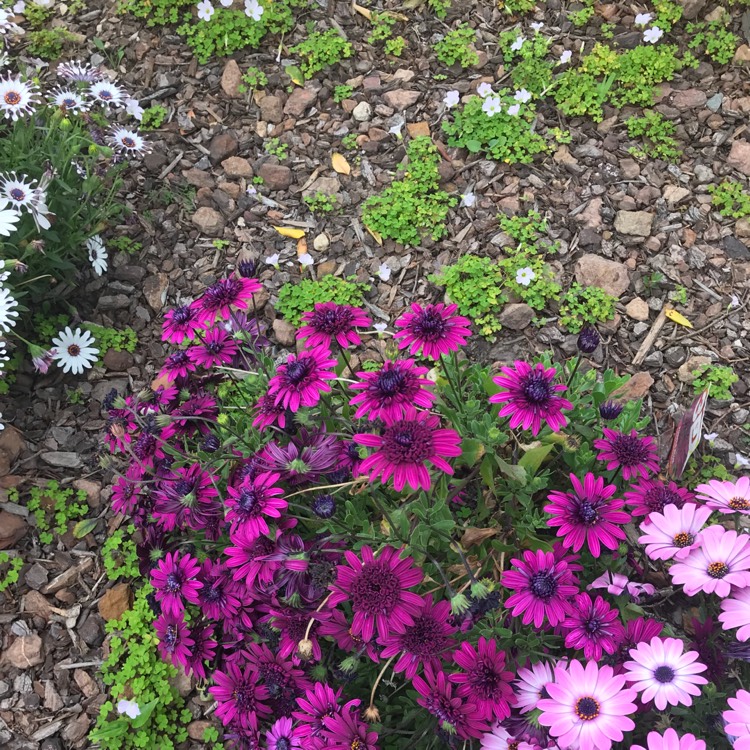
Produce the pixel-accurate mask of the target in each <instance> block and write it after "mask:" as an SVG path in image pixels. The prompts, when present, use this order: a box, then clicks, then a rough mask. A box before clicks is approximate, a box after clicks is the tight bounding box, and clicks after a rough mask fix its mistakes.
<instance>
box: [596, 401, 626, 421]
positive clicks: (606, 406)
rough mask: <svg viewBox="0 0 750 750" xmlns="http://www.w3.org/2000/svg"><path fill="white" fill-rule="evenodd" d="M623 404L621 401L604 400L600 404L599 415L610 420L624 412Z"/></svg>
mask: <svg viewBox="0 0 750 750" xmlns="http://www.w3.org/2000/svg"><path fill="white" fill-rule="evenodd" d="M622 409H623V405H622V404H621V403H620V402H619V401H604V402H603V403H601V404H599V416H600V417H601V418H602V419H606V420H607V421H608V422H609V421H611V420H613V419H617V417H619V416H620V414H622Z"/></svg>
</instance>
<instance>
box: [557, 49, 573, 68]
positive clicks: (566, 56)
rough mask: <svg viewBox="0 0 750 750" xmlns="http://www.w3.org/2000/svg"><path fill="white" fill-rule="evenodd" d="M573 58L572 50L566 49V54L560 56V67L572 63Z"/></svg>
mask: <svg viewBox="0 0 750 750" xmlns="http://www.w3.org/2000/svg"><path fill="white" fill-rule="evenodd" d="M571 57H573V52H572V50H569V49H566V50H565V52H563V53H562V55H560V65H565V64H566V63H569V62H570V58H571Z"/></svg>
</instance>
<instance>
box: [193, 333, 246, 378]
mask: <svg viewBox="0 0 750 750" xmlns="http://www.w3.org/2000/svg"><path fill="white" fill-rule="evenodd" d="M187 353H188V356H189V357H190V359H192V360H193V362H195V364H196V365H200V366H201V367H203V368H204V369H205V370H210V369H211V368H212V367H216V366H217V365H218V366H222V365H228V364H229V363H230V362H231V361H232V359H233V358H234V357H235V355H236V354H237V342H236V341H235V340H234V339H233V338H232V337H231V335H230V334H228V333H227V332H226V331H225V330H224V329H223V328H218V327H217V328H211V329H209V330H208V331H206V333H205V334H204V336H203V341H202V342H201V343H200V344H196V345H195V346H191V347H190V348H189V349H188V350H187Z"/></svg>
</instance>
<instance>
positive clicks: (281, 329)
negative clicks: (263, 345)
mask: <svg viewBox="0 0 750 750" xmlns="http://www.w3.org/2000/svg"><path fill="white" fill-rule="evenodd" d="M273 333H274V335H275V336H276V340H277V341H278V342H279V343H280V344H281V345H282V346H294V344H295V342H296V340H297V329H296V328H295V327H294V326H293V325H292V324H291V323H288V322H287V321H286V320H284V319H283V318H276V320H274V321H273Z"/></svg>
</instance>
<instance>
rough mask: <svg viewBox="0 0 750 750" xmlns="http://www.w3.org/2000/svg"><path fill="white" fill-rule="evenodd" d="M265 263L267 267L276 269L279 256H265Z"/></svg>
mask: <svg viewBox="0 0 750 750" xmlns="http://www.w3.org/2000/svg"><path fill="white" fill-rule="evenodd" d="M266 263H268V265H269V266H273V267H274V268H278V267H279V254H278V253H274V254H273V255H268V256H266Z"/></svg>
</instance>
